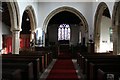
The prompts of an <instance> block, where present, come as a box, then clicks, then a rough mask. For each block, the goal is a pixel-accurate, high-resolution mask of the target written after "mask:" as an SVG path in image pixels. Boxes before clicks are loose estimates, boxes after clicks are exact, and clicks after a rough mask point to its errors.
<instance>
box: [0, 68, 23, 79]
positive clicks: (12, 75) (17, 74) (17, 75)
mask: <svg viewBox="0 0 120 80" xmlns="http://www.w3.org/2000/svg"><path fill="white" fill-rule="evenodd" d="M1 75H2V79H1V80H22V71H21V69H2V73H1Z"/></svg>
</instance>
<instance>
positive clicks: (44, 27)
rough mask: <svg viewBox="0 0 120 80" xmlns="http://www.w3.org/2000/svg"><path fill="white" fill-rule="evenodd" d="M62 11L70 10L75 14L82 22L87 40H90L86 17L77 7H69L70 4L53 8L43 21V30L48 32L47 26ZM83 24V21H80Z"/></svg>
mask: <svg viewBox="0 0 120 80" xmlns="http://www.w3.org/2000/svg"><path fill="white" fill-rule="evenodd" d="M62 11H68V12H71V13H73V14H75V15H76V16H77V17H78V18H79V19H80V20H81V22H82V24H83V25H82V26H81V27H82V31H83V33H84V34H86V42H87V41H88V33H89V32H88V23H87V21H86V19H85V17H84V16H83V15H82V14H81V13H80V12H79V11H78V10H76V9H75V8H72V7H68V6H63V7H59V8H57V9H55V10H53V11H52V12H51V13H50V14H49V15H48V16H47V17H46V19H45V21H44V23H43V31H44V32H45V33H46V31H47V26H48V23H49V21H50V20H51V18H52V17H53V16H55V15H56V14H58V13H60V12H62ZM80 24H81V23H80Z"/></svg>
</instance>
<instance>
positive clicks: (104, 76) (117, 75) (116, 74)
mask: <svg viewBox="0 0 120 80" xmlns="http://www.w3.org/2000/svg"><path fill="white" fill-rule="evenodd" d="M110 75H111V77H110ZM97 80H120V69H118V68H116V67H115V69H113V68H111V67H107V68H106V67H104V68H101V69H98V70H97Z"/></svg>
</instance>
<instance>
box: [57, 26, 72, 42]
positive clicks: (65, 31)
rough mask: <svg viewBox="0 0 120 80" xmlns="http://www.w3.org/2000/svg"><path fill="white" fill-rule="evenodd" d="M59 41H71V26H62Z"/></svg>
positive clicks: (59, 31) (59, 30) (59, 29)
mask: <svg viewBox="0 0 120 80" xmlns="http://www.w3.org/2000/svg"><path fill="white" fill-rule="evenodd" d="M58 40H70V26H69V24H61V25H60V26H59V28H58Z"/></svg>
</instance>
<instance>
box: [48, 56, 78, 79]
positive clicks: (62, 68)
mask: <svg viewBox="0 0 120 80" xmlns="http://www.w3.org/2000/svg"><path fill="white" fill-rule="evenodd" d="M62 79H63V80H79V79H78V76H77V73H76V69H75V67H74V64H73V62H72V59H71V56H70V55H69V54H61V55H59V57H58V60H57V61H56V62H55V64H54V66H53V68H52V69H51V71H50V73H49V74H48V77H47V78H46V80H62Z"/></svg>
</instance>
